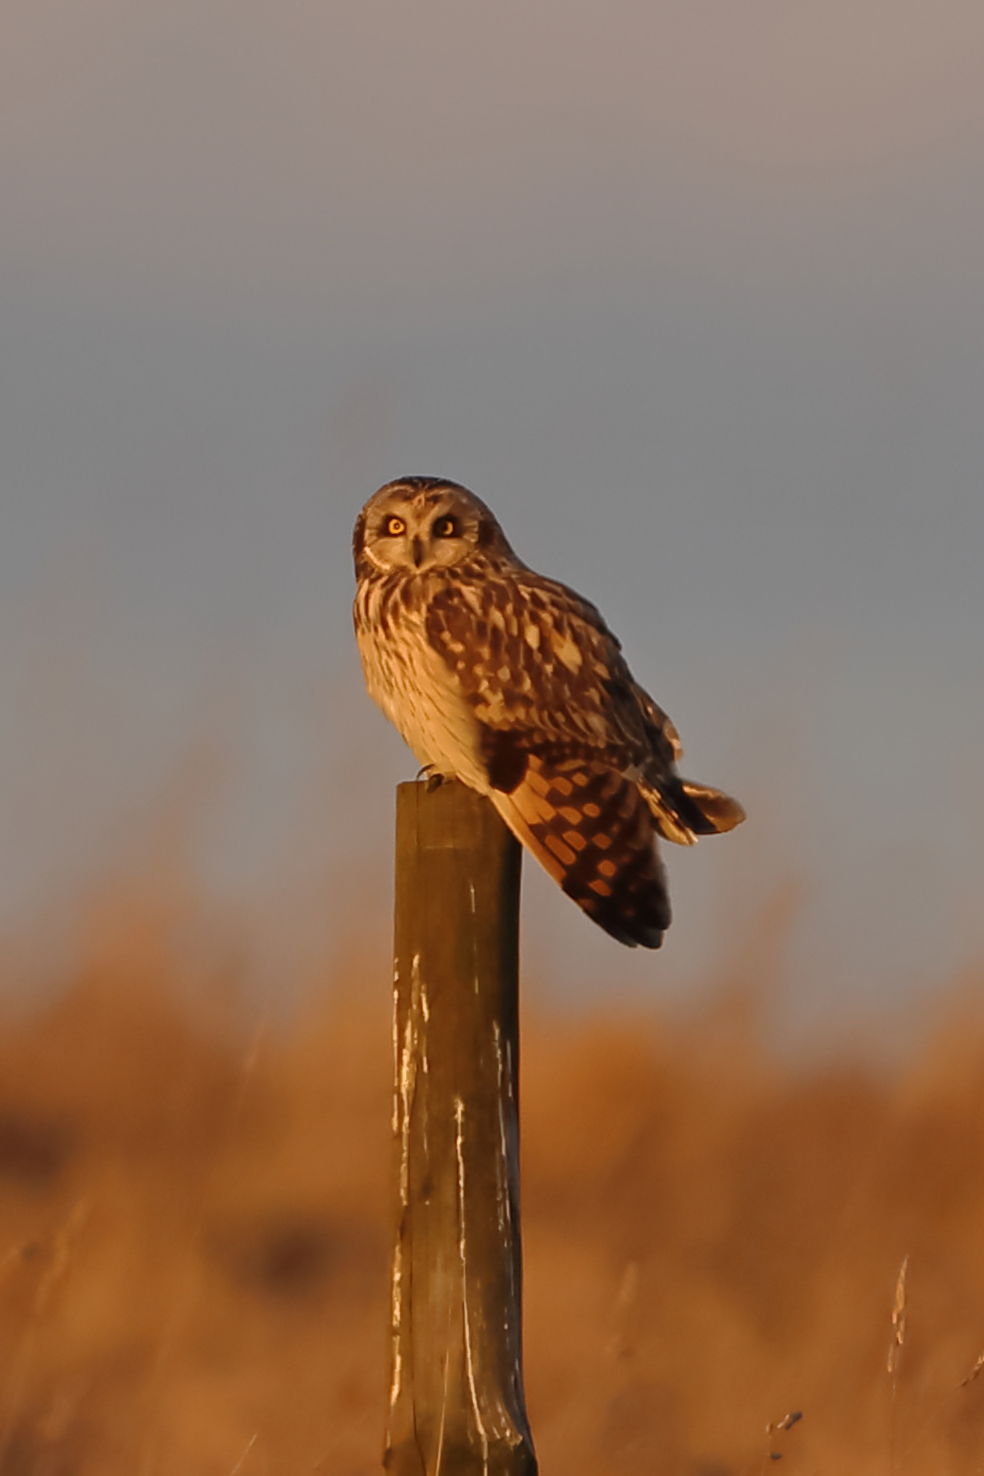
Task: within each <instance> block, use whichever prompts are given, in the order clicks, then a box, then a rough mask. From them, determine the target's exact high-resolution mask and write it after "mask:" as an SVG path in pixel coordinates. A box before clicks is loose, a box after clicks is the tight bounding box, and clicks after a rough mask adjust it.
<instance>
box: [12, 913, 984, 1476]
mask: <svg viewBox="0 0 984 1476" xmlns="http://www.w3.org/2000/svg"><path fill="white" fill-rule="evenodd" d="M131 902H132V899H129V900H128V899H118V905H117V906H115V907H114V905H113V902H112V898H110V899H108V900H107V899H104V901H103V904H102V905H101V907H100V909H99V913H98V915H99V924H98V926H94V927H93V928H92V929H91V930H90V932H89V934H88V935H87V936H86V938H85V939H84V942H83V944H82V945H80V956H79V957H78V959H77V960H76V963H75V966H74V969H73V973H72V977H71V978H70V979H69V980H67V981H66V984H67V987H66V988H65V989H64V990H63V991H62V992H60V993H59V994H58V995H57V997H55V998H53V999H52V1000H51V1001H50V1002H49V1003H48V1004H47V1005H46V1006H45V1007H44V1008H43V1009H38V1010H36V1011H34V1012H33V1013H29V1014H28V1013H23V1012H20V1013H15V1012H8V1015H7V1017H6V1018H5V1020H4V1022H3V1030H2V1034H0V1227H2V1230H0V1236H2V1238H0V1350H2V1351H0V1476H233V1473H238V1472H242V1473H243V1476H294V1473H297V1476H301V1473H305V1472H319V1471H322V1472H330V1473H333V1476H361V1473H368V1472H374V1471H376V1470H377V1469H379V1449H380V1443H381V1430H382V1422H383V1393H384V1348H385V1322H386V1303H387V1298H386V1276H387V1266H386V1257H387V1223H386V1211H385V1189H386V1185H385V1175H386V1169H387V1164H388V1133H389V1101H388V1091H389V1024H388V999H387V986H386V979H385V977H382V976H377V971H370V970H369V969H368V968H367V966H366V964H365V962H364V961H363V960H360V959H359V958H357V957H354V956H353V957H351V958H349V959H348V960H347V961H344V962H342V963H338V962H334V961H333V962H332V963H331V965H330V967H326V973H334V974H335V975H337V977H335V978H333V979H332V980H331V984H332V987H331V988H326V989H325V990H324V992H323V994H322V1003H321V1004H320V1005H319V1006H318V1007H317V1008H314V1009H312V1010H309V1012H308V1013H307V1015H306V1016H305V1017H303V1018H300V1019H295V1020H293V1021H292V1022H291V1023H289V1024H281V1025H279V1026H277V1027H274V1026H272V1025H268V1026H266V1027H260V1026H257V1025H256V1024H255V1023H252V1024H251V1023H250V1022H249V1021H247V1020H244V1018H243V1015H244V1013H245V1012H244V1011H243V1010H242V1009H237V1008H236V1007H235V1006H234V1003H231V1001H233V1002H234V1001H235V998H236V965H235V961H234V958H235V955H234V950H233V953H232V954H231V955H230V956H229V957H225V958H224V961H222V962H221V963H220V962H214V963H213V964H210V963H209V962H208V960H207V958H205V959H204V960H203V956H201V955H200V954H198V953H196V952H195V950H194V948H189V947H188V945H187V938H184V936H183V934H182V918H181V909H180V907H174V906H172V904H171V902H169V901H167V899H166V898H165V900H164V901H163V902H162V905H161V907H160V909H159V910H158V912H157V913H155V912H154V909H153V906H152V905H150V903H149V902H148V898H147V897H146V896H145V897H144V902H143V910H142V911H141V910H140V909H139V908H136V909H135V908H133V907H132V906H131ZM148 908H149V910H148ZM148 917H149V918H150V922H148ZM182 939H183V941H182ZM230 957H231V958H232V962H230ZM189 980H191V982H192V983H193V985H194V989H193V990H190V989H189ZM755 982H756V981H755V980H754V978H751V977H750V978H749V979H748V980H747V981H746V984H747V989H748V993H749V995H750V996H753V995H754V993H755V988H754V986H755ZM970 982H974V981H970ZM976 982H977V984H978V986H979V985H980V983H981V982H984V981H981V980H978V981H976ZM736 990H737V995H736ZM192 995H194V999H193V998H192ZM740 996H741V981H737V983H736V981H735V979H734V978H729V979H728V980H727V981H726V984H725V983H723V984H722V991H721V998H720V1002H719V1004H718V1005H716V1006H715V1005H714V1004H713V1003H712V1004H711V1006H710V1007H709V1009H708V1010H707V1011H706V1012H705V1013H704V1014H703V1015H702V1017H701V1019H700V1021H699V1022H698V1021H696V1020H695V1019H691V1021H690V1022H689V1023H686V1022H681V1021H680V1020H675V1021H673V1020H664V1021H658V1020H657V1019H656V1018H655V1016H648V1015H647V1016H645V1017H628V1016H626V1015H624V1014H623V1015H616V1016H614V1017H613V1018H608V1017H607V1016H606V1015H605V1014H604V1013H602V1012H601V1010H600V1009H599V1011H598V1012H597V1013H596V1014H595V1015H592V1016H585V1015H583V1014H582V1015H580V1016H579V1017H577V1018H573V1017H567V1016H565V1017H559V1016H557V1017H555V1016H553V1015H549V1014H546V1013H544V1012H543V1011H542V1009H541V1010H540V1011H539V1012H532V1017H531V1018H529V1019H528V1020H527V1022H526V1027H525V1040H524V1049H525V1058H524V1083H523V1093H524V1098H523V1101H524V1176H525V1177H524V1229H525V1245H526V1297H527V1302H526V1305H527V1317H526V1323H527V1326H526V1343H527V1373H528V1394H529V1402H530V1408H531V1415H532V1420H533V1426H534V1432H535V1434H536V1438H537V1444H538V1450H539V1455H540V1459H541V1466H542V1469H543V1471H544V1473H545V1476H550V1473H560V1472H563V1473H565V1476H580V1473H584V1476H589V1473H590V1476H621V1473H629V1472H631V1473H633V1476H639V1473H658V1476H662V1473H667V1476H669V1473H674V1476H685V1473H692V1476H757V1473H759V1472H761V1471H764V1470H767V1469H774V1468H775V1465H774V1462H775V1458H776V1457H777V1456H778V1457H781V1464H780V1465H779V1467H778V1469H781V1470H784V1471H787V1472H789V1473H790V1476H792V1473H802V1476H805V1473H811V1476H812V1473H841V1472H844V1471H851V1472H859V1473H865V1476H866V1473H879V1476H881V1473H884V1476H901V1473H909V1476H916V1473H919V1476H923V1473H926V1476H929V1473H933V1476H948V1473H958V1472H959V1473H974V1472H981V1471H984V1378H972V1379H970V1381H969V1382H966V1383H964V1384H962V1382H961V1381H962V1380H965V1379H966V1378H967V1376H968V1375H969V1374H970V1373H971V1371H972V1370H973V1368H974V1365H975V1360H976V1359H977V1358H978V1355H979V1354H980V1353H981V1352H982V1350H984V1029H982V1028H981V1027H980V1025H979V1024H978V1023H977V1022H976V1021H975V1020H974V1019H973V1018H972V1016H971V1015H970V1013H969V1011H968V1013H967V1014H965V1015H963V1016H960V1015H959V1012H958V1014H957V1016H954V1017H952V1018H950V1019H948V1020H947V1021H943V1022H941V1023H940V1025H939V1027H938V1029H937V1030H936V1032H935V1033H934V1034H933V1035H932V1037H931V1038H927V1039H925V1040H924V1041H923V1042H922V1044H921V1045H920V1046H919V1047H918V1048H917V1049H916V1050H914V1051H913V1052H912V1053H911V1054H910V1058H909V1059H908V1060H907V1061H903V1062H902V1063H901V1064H899V1065H897V1066H896V1067H893V1068H892V1070H891V1072H889V1071H887V1070H886V1068H884V1067H881V1068H876V1067H875V1066H873V1065H872V1066H864V1065H852V1066H850V1067H848V1066H840V1067H834V1066H831V1065H825V1066H818V1065H814V1066H812V1067H809V1068H805V1067H803V1066H800V1068H799V1069H794V1068H792V1067H790V1066H787V1065H786V1064H784V1063H783V1062H782V1061H781V1060H780V1059H778V1058H777V1057H776V1055H775V1053H774V1052H770V1050H769V1049H768V1048H767V1047H766V1046H765V1045H764V1044H763V1041H762V1040H761V1039H760V1035H761V1032H760V1031H759V1030H758V1029H757V1027H756V1024H755V1019H754V1011H745V1012H743V1011H742V1010H740V1009H738V1010H736V1009H735V1007H734V1002H735V998H736V997H740ZM196 1001H197V1002H196ZM951 1015H952V1012H951ZM905 1255H908V1256H909V1257H910V1261H909V1270H908V1278H907V1283H906V1288H905V1290H906V1307H905V1317H906V1322H905V1341H904V1345H903V1346H902V1347H901V1350H900V1351H901V1357H900V1358H899V1359H898V1361H897V1369H896V1372H895V1375H894V1390H893V1377H890V1375H889V1372H888V1369H887V1359H888V1354H889V1349H890V1347H891V1346H892V1340H893V1327H892V1311H893V1305H895V1301H896V1278H897V1275H898V1271H899V1267H900V1264H901V1262H902V1259H903V1257H904V1256H905ZM793 1410H802V1411H803V1412H804V1418H803V1419H802V1421H800V1422H799V1423H797V1424H796V1425H795V1426H793V1427H792V1428H791V1429H787V1430H782V1429H776V1430H773V1431H772V1433H771V1434H770V1435H767V1434H766V1426H767V1424H769V1423H770V1422H771V1423H775V1422H779V1421H781V1420H782V1418H783V1416H784V1415H786V1414H787V1412H789V1411H793ZM893 1410H894V1415H893ZM893 1420H894V1430H893Z"/></svg>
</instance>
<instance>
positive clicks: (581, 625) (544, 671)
mask: <svg viewBox="0 0 984 1476" xmlns="http://www.w3.org/2000/svg"><path fill="white" fill-rule="evenodd" d="M427 635H428V638H429V640H430V643H431V645H432V646H433V647H434V648H435V649H436V650H437V651H438V652H439V653H440V655H441V656H442V658H443V659H444V661H445V663H446V664H447V666H448V667H449V669H450V670H451V672H452V673H453V674H454V677H455V679H456V681H457V684H458V687H459V689H460V690H461V692H462V695H463V696H464V697H465V698H466V700H467V701H468V703H469V704H470V706H471V707H472V710H473V711H474V714H475V717H476V718H477V719H478V721H479V723H480V724H482V726H483V729H487V730H488V731H489V733H490V734H492V735H495V736H494V738H493V740H492V741H493V743H494V745H495V746H498V747H504V748H505V749H508V747H509V746H510V743H511V744H513V745H516V744H523V743H524V740H527V739H531V740H533V741H534V742H535V743H536V745H537V746H538V748H547V749H550V750H551V751H554V752H556V753H557V754H558V755H560V754H562V753H580V754H590V753H595V752H601V751H603V752H605V754H606V755H608V756H609V758H610V760H611V761H612V762H613V763H614V764H616V765H617V764H619V763H621V762H624V763H626V764H631V763H633V762H637V761H638V760H639V759H640V757H641V756H642V755H643V754H644V753H645V751H646V750H647V749H648V748H649V742H651V737H650V734H649V732H648V731H647V730H648V729H649V728H650V726H653V727H657V726H658V725H659V722H660V718H662V716H663V715H662V714H660V712H659V709H658V708H657V707H656V704H655V703H652V702H651V703H650V708H649V709H648V710H647V709H646V708H644V707H643V706H642V705H641V703H640V701H639V696H640V695H642V696H644V695H645V694H641V693H639V689H637V688H636V686H635V683H634V682H633V680H632V677H631V674H630V673H629V669H628V667H627V666H626V664H625V661H624V659H623V657H622V654H621V651H620V649H619V643H618V641H617V639H616V638H615V636H613V635H612V633H611V631H610V630H609V629H608V627H607V626H606V624H605V622H604V620H603V619H602V618H601V615H600V614H599V613H598V611H597V610H596V609H595V607H594V606H593V605H592V604H589V602H588V601H587V600H584V599H582V598H581V597H580V595H577V594H575V592H574V591H573V590H571V589H568V588H567V586H566V585H563V584H559V583H557V582H556V581H555V580H552V579H544V578H542V577H541V576H539V575H535V574H531V573H529V572H528V571H526V570H523V571H521V572H519V573H517V574H514V575H512V577H510V578H508V579H501V580H496V579H490V578H486V579H484V580H482V581H481V582H475V583H471V582H468V583H462V584H460V585H457V586H453V587H451V588H449V589H447V590H445V591H442V592H441V593H440V594H438V595H437V596H436V597H435V598H434V599H433V600H432V601H431V603H430V606H429V609H428V613H427ZM665 722H666V724H667V725H668V732H669V733H671V734H672V733H673V728H672V724H669V720H668V719H665ZM674 736H675V735H674ZM500 738H501V739H503V740H506V741H505V742H504V743H503V742H500V741H499V739H500ZM647 740H649V742H647ZM664 741H666V743H667V745H668V752H669V754H670V756H671V757H672V746H673V739H672V738H670V737H669V736H667V738H666V739H665V740H664Z"/></svg>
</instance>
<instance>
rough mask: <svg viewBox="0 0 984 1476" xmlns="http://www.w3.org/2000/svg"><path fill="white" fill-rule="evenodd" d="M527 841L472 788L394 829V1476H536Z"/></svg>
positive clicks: (388, 1456)
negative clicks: (523, 1160)
mask: <svg viewBox="0 0 984 1476" xmlns="http://www.w3.org/2000/svg"><path fill="white" fill-rule="evenodd" d="M519 874H520V848H519V846H518V845H517V843H516V841H515V840H514V839H513V838H512V836H511V835H510V834H509V832H508V830H507V829H506V827H505V826H504V825H503V824H502V822H501V821H500V819H499V817H498V815H497V814H496V813H495V810H494V809H493V807H492V806H491V805H490V804H489V803H488V801H487V800H485V799H482V798H481V797H480V796H479V795H477V794H475V793H474V792H473V791H472V790H470V789H467V788H465V787H464V785H461V784H458V783H454V782H445V783H443V784H441V785H440V786H439V787H438V788H436V789H428V787H427V785H426V784H425V783H416V784H401V785H400V786H399V789H398V791H397V825H396V948H395V951H396V970H395V976H394V1002H393V1004H394V1012H393V1051H394V1077H395V1080H394V1094H393V1103H394V1106H393V1131H394V1137H395V1167H394V1184H393V1199H394V1217H395V1232H394V1244H393V1266H392V1341H391V1345H390V1396H389V1422H388V1429H387V1435H386V1452H385V1459H384V1465H385V1467H386V1469H387V1470H388V1471H390V1472H392V1473H393V1476H479V1473H482V1476H486V1473H487V1476H535V1473H536V1469H537V1467H536V1459H535V1456H534V1454H533V1441H532V1437H531V1435H530V1429H529V1424H528V1422H527V1418H526V1407H525V1398H524V1393H523V1372H522V1341H521V1298H520V1280H521V1262H520V1231H519V1119H518V1099H517V1079H518V1069H519V1053H518V1019H517V993H518V989H517V986H518V974H519V969H518V914H519Z"/></svg>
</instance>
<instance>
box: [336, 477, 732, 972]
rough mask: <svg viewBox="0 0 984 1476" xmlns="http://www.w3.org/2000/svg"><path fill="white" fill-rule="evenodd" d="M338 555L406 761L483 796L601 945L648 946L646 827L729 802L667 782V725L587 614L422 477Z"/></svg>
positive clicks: (704, 813) (717, 820)
mask: <svg viewBox="0 0 984 1476" xmlns="http://www.w3.org/2000/svg"><path fill="white" fill-rule="evenodd" d="M353 551H354V555H355V568H356V578H357V589H356V597H355V608H354V615H355V628H356V636H357V639H358V643H359V651H360V655H361V657H362V664H363V669H364V671H365V675H366V683H367V686H368V688H369V691H370V693H371V695H372V696H373V697H374V698H375V700H376V701H377V702H378V703H379V705H380V706H381V707H382V709H383V711H384V712H385V713H386V715H387V716H388V717H389V718H390V719H391V720H392V722H393V723H394V724H395V726H396V727H397V728H398V730H399V731H400V733H401V734H402V735H403V737H404V739H405V740H406V742H407V743H408V745H409V746H410V748H411V749H412V750H413V752H414V753H415V754H416V756H417V758H418V759H419V761H420V762H421V764H423V765H425V766H426V767H427V768H429V769H431V770H433V771H434V772H436V773H438V774H442V775H452V776H454V777H455V778H458V779H460V780H462V781H463V782H464V783H465V784H468V785H470V786H471V787H472V788H473V789H476V790H478V791H479V792H480V793H482V794H487V795H488V796H489V797H490V799H491V800H492V801H493V803H494V804H495V805H496V807H497V809H498V810H499V813H500V814H501V815H502V817H503V819H504V820H505V821H506V823H507V824H508V825H509V826H510V828H511V829H512V831H513V832H514V834H515V835H516V836H517V837H518V838H519V840H521V841H522V843H523V844H524V845H525V846H527V847H528V849H529V850H531V851H532V852H533V854H534V855H535V856H536V857H537V859H538V860H539V861H540V862H541V863H542V864H543V866H544V867H545V868H546V870H547V871H548V872H549V873H550V875H551V876H553V877H554V878H555V879H556V880H557V881H558V882H559V883H560V884H561V886H562V887H563V889H564V891H565V892H567V894H568V895H569V896H571V897H573V899H574V900H575V901H576V902H577V903H578V905H579V906H580V907H581V908H583V910H584V911H585V912H586V913H587V914H588V915H589V917H591V918H593V919H594V921H595V922H597V923H598V924H599V925H600V926H601V927H603V928H604V929H605V930H606V931H607V932H609V933H611V934H612V936H613V937H615V938H618V939H619V940H620V941H621V942H623V943H627V944H630V945H633V946H634V945H636V944H642V945H643V946H645V947H649V948H657V947H658V946H659V944H660V942H661V941H662V935H663V933H664V931H665V930H666V928H667V927H668V926H669V922H670V906H669V900H668V897H667V892H666V880H665V875H664V872H663V867H662V864H661V862H660V859H659V855H658V851H657V845H656V837H657V835H662V836H664V837H665V838H666V839H668V840H672V841H676V842H677V843H679V844H682V845H692V844H693V842H694V840H695V839H696V837H697V836H698V835H706V834H711V833H713V832H715V831H724V830H730V829H732V828H733V827H734V826H735V825H737V824H739V823H740V821H741V820H743V819H744V811H743V810H742V808H741V806H740V805H739V804H737V802H736V801H735V800H732V799H730V798H729V797H728V796H727V795H725V794H722V793H720V792H719V791H718V790H714V789H709V788H706V787H705V786H703V785H699V784H694V783H692V782H691V781H689V780H686V779H682V778H681V777H680V776H679V775H678V774H677V771H676V761H677V759H678V758H679V757H680V755H681V753H682V749H681V747H680V740H679V737H678V735H677V732H676V729H675V728H674V726H673V724H672V723H671V722H670V719H669V718H668V717H667V716H666V714H665V713H664V712H663V711H662V709H661V708H659V707H658V706H657V705H656V703H655V702H654V701H653V699H652V698H651V697H650V696H649V695H648V693H646V692H645V691H643V689H642V688H641V687H640V686H638V684H637V683H636V682H635V680H634V679H633V677H632V674H631V672H630V671H629V669H628V666H627V665H626V663H625V661H624V659H623V657H622V654H621V649H620V647H619V643H618V641H617V640H616V638H615V636H613V635H612V633H611V631H610V630H609V629H608V627H607V626H606V625H605V622H604V621H603V620H602V618H601V616H600V615H599V613H598V611H597V610H596V609H595V607H594V606H593V605H591V604H589V603H588V601H587V600H584V599H582V598H581V597H580V595H577V594H575V593H574V591H573V590H571V589H568V588H567V586H566V585H563V584H559V583H557V581H556V580H553V579H547V578H544V577H543V576H542V575H540V574H536V573H534V571H533V570H532V569H529V568H527V566H526V565H525V564H523V563H522V561H521V560H520V559H518V558H517V557H516V555H515V553H514V552H513V550H512V548H511V547H510V546H509V543H508V542H507V540H506V538H505V535H504V534H503V532H502V529H501V528H500V527H499V524H498V523H497V522H496V520H495V518H494V517H493V515H492V513H491V512H490V511H489V509H488V508H487V507H486V506H485V504H484V503H483V502H481V501H480V500H479V498H477V497H475V496H474V495H473V494H472V493H471V492H468V491H467V490H466V489H465V488H464V487H460V486H458V485H457V484H456V483H454V482H445V481H441V480H439V479H437V478H432V477H409V478H406V479H404V480H401V481H397V482H390V483H388V484H387V485H386V486H385V487H382V488H380V490H379V491H378V492H376V493H375V494H374V495H373V496H372V497H371V498H370V499H369V501H368V502H367V503H366V505H365V507H364V508H363V510H362V512H361V513H360V514H359V518H358V520H357V522H356V525H355V534H354V540H353Z"/></svg>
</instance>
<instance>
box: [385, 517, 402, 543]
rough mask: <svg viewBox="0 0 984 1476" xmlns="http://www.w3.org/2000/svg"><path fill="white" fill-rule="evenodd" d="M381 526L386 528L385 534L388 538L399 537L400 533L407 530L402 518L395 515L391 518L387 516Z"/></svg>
mask: <svg viewBox="0 0 984 1476" xmlns="http://www.w3.org/2000/svg"><path fill="white" fill-rule="evenodd" d="M383 527H384V529H385V530H386V534H387V536H388V537H389V538H399V536H400V534H401V533H405V532H406V531H407V525H406V523H405V522H404V521H403V519H402V518H398V517H396V516H394V517H392V518H387V519H386V522H385V523H384V524H383Z"/></svg>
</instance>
